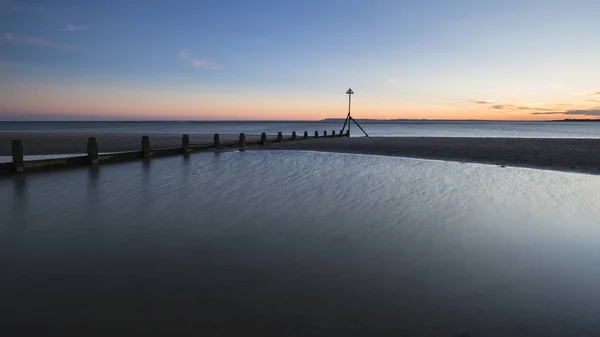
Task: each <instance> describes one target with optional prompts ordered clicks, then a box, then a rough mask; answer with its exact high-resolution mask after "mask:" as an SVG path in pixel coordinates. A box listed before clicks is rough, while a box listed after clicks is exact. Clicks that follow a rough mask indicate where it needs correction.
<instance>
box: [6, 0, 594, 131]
mask: <svg viewBox="0 0 600 337" xmlns="http://www.w3.org/2000/svg"><path fill="white" fill-rule="evenodd" d="M598 13H600V1H586V0H575V1H551V0H550V1H534V0H529V1H528V0H522V1H514V0H507V1H483V0H481V1H157V2H149V1H111V0H109V1H20V0H0V75H1V79H0V89H1V92H0V100H1V101H0V116H4V118H11V119H18V118H19V117H20V116H39V117H40V118H53V116H54V117H56V116H58V117H61V116H65V115H70V116H75V117H80V118H82V119H86V118H91V117H94V118H98V117H101V118H102V117H106V118H108V119H121V118H123V119H132V118H140V119H144V118H150V119H319V118H325V117H331V116H338V115H343V114H344V109H345V104H344V101H345V100H346V99H347V98H346V97H345V95H344V92H345V91H346V89H347V88H348V87H353V89H354V91H355V92H356V94H357V95H356V97H355V108H356V110H355V112H356V113H358V114H360V115H362V116H361V117H372V118H458V119H462V118H482V119H540V118H554V119H555V118H557V117H560V118H562V117H564V116H568V115H578V116H581V115H583V116H595V115H598V114H600V107H599V106H600V94H597V93H598V92H599V91H600V81H599V80H598V79H599V78H600V66H598V60H599V57H600V44H599V43H598V42H597V34H598V32H600V23H599V22H600V21H598V20H597V14H598ZM596 101H598V102H596ZM476 102H477V103H476ZM569 111H584V113H569ZM586 111H589V113H587V114H586V113H585V112H586ZM565 112H566V114H564V113H565ZM541 113H543V114H541ZM58 117H57V118H58ZM0 118H1V117H0Z"/></svg>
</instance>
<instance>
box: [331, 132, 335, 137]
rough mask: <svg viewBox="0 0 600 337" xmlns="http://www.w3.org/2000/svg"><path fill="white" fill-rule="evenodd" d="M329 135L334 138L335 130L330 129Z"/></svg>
mask: <svg viewBox="0 0 600 337" xmlns="http://www.w3.org/2000/svg"><path fill="white" fill-rule="evenodd" d="M331 137H332V138H335V130H331Z"/></svg>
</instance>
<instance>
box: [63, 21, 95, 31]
mask: <svg viewBox="0 0 600 337" xmlns="http://www.w3.org/2000/svg"><path fill="white" fill-rule="evenodd" d="M88 28H89V27H88V26H75V25H72V24H70V23H67V24H66V25H65V26H64V27H63V28H61V29H60V30H64V31H68V32H74V31H76V30H84V29H88Z"/></svg>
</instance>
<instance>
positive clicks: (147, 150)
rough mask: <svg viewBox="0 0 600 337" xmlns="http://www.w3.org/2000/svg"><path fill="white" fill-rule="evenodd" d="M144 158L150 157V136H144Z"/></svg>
mask: <svg viewBox="0 0 600 337" xmlns="http://www.w3.org/2000/svg"><path fill="white" fill-rule="evenodd" d="M142 158H144V159H148V158H150V137H148V136H142Z"/></svg>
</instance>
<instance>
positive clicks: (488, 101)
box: [468, 99, 494, 104]
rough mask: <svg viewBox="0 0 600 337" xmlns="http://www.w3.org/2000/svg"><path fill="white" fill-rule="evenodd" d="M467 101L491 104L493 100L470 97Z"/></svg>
mask: <svg viewBox="0 0 600 337" xmlns="http://www.w3.org/2000/svg"><path fill="white" fill-rule="evenodd" d="M468 102H471V103H475V104H492V103H494V101H491V100H479V99H470V100H468Z"/></svg>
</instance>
